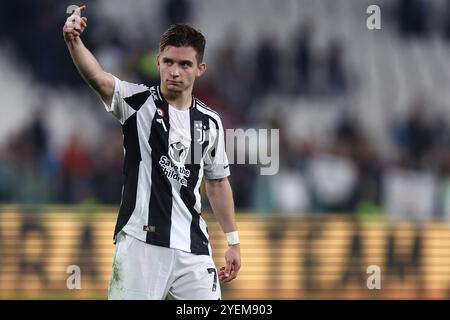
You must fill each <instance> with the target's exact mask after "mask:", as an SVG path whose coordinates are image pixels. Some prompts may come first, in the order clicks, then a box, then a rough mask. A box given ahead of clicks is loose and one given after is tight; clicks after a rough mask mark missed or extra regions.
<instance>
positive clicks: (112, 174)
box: [0, 0, 450, 216]
mask: <svg viewBox="0 0 450 320" xmlns="http://www.w3.org/2000/svg"><path fill="white" fill-rule="evenodd" d="M85 3H87V5H88V6H95V5H99V1H86V2H85ZM195 3H196V2H191V1H189V0H169V1H164V2H163V4H164V5H162V6H161V7H160V8H159V10H160V17H161V19H160V21H157V22H153V26H154V30H155V32H154V33H153V34H151V35H149V34H146V33H144V36H145V38H144V36H143V38H142V39H138V40H137V41H130V40H129V39H127V38H126V37H125V36H124V35H123V34H122V33H120V32H119V29H120V25H119V24H118V22H117V21H114V20H111V21H99V19H100V18H98V17H96V15H95V14H91V15H89V22H88V23H89V27H88V29H87V32H86V33H85V34H84V35H83V41H84V42H85V43H86V45H87V46H88V47H89V48H90V49H91V50H92V51H93V52H94V53H95V54H96V56H97V57H98V58H99V60H100V61H101V62H102V65H103V66H104V68H105V69H107V70H108V71H110V72H111V73H114V74H116V75H119V76H121V77H122V78H123V79H126V80H128V81H131V82H139V83H146V84H147V85H153V84H157V83H158V71H157V69H156V68H155V66H154V58H155V56H156V54H157V44H158V40H159V39H158V37H159V35H160V31H163V30H164V29H165V27H166V26H167V25H169V24H171V23H174V22H194V24H195V20H194V18H193V12H194V11H195V9H196V8H195V7H194V5H195ZM448 3H449V5H448V6H447V8H448V10H447V11H445V12H443V13H442V21H443V23H442V24H441V27H442V28H438V30H439V31H436V30H437V28H436V25H435V24H433V23H432V22H435V21H434V20H433V18H432V17H433V16H432V14H431V13H430V12H431V9H432V7H431V5H430V3H429V2H428V1H425V0H409V1H408V0H398V1H397V5H396V6H395V7H393V10H391V13H392V15H393V17H396V18H394V19H392V21H395V22H396V23H397V24H398V31H399V34H402V35H403V36H404V37H411V36H413V37H416V36H417V37H427V36H429V35H430V34H431V33H433V32H442V33H443V34H444V36H447V37H448V38H450V27H449V26H450V24H449V23H448V21H450V19H448V17H450V1H448ZM65 5H66V4H64V3H60V2H57V1H50V0H44V1H37V0H36V1H27V2H26V7H27V9H26V10H23V9H24V7H23V6H24V3H23V2H21V1H12V2H7V3H5V4H3V9H2V11H1V15H2V17H1V19H0V23H1V25H0V39H1V40H2V41H10V42H11V43H13V45H14V48H15V52H17V54H18V55H19V56H20V57H21V59H22V60H21V61H23V62H24V63H25V64H27V65H28V66H29V67H30V68H31V69H32V70H33V72H34V75H35V77H36V78H37V79H38V81H40V82H42V83H46V84H47V85H49V86H52V87H59V86H70V87H81V88H84V89H85V90H88V89H87V88H86V87H85V85H84V84H83V82H82V80H81V79H80V77H79V76H78V74H77V72H76V70H75V68H74V67H73V64H72V62H71V60H70V56H69V54H68V52H67V49H66V48H65V44H64V41H63V39H62V33H61V28H62V25H63V23H64V21H65V18H66V16H65V15H64V14H62V12H65ZM19 11H20V14H19V13H18V12H19ZM432 20H433V21H432ZM444 21H446V22H447V23H444ZM315 23H316V21H314V17H311V19H310V20H307V21H299V24H298V25H297V27H296V28H295V29H293V30H292V34H291V35H290V36H289V38H290V41H289V44H288V46H283V45H281V44H279V42H278V41H277V39H276V37H275V36H272V35H270V34H267V35H266V36H265V37H261V39H258V41H257V44H256V45H255V46H254V47H252V48H250V50H249V49H247V50H246V51H245V53H243V52H242V51H240V48H241V47H242V46H243V44H241V43H239V41H240V38H239V31H238V30H234V29H229V30H224V31H223V35H222V38H223V41H222V42H221V45H220V46H219V47H218V48H217V50H215V51H214V52H213V53H211V54H210V57H209V61H208V62H209V69H208V72H207V74H206V75H205V78H203V79H200V80H199V81H198V83H197V87H196V88H195V91H194V93H195V95H196V96H198V97H199V98H200V99H201V100H203V101H205V102H206V103H207V104H209V105H211V106H212V107H213V108H214V109H216V110H217V111H218V112H219V113H220V114H221V117H222V119H223V122H224V127H225V128H258V127H265V128H279V129H280V144H279V150H280V172H279V173H278V174H277V175H275V176H261V175H260V174H259V168H258V167H257V166H255V165H233V166H232V177H231V182H232V185H233V191H234V198H235V204H236V208H237V209H239V210H254V211H260V212H282V213H286V214H299V213H306V212H308V213H310V212H342V213H358V212H382V211H383V209H382V208H381V207H382V206H388V207H389V206H392V208H393V210H394V211H395V208H396V207H402V208H403V209H402V210H405V211H406V213H405V214H411V212H416V211H417V214H419V215H420V214H422V212H427V213H426V214H431V215H433V216H436V215H437V216H439V215H440V214H441V215H442V212H443V211H445V208H446V206H447V202H446V201H447V200H446V199H447V198H448V196H447V193H446V192H447V191H446V190H447V188H448V185H450V184H448V183H447V179H448V177H450V153H449V152H448V150H449V147H450V130H449V126H448V124H447V123H446V121H445V119H443V118H442V117H440V116H439V115H438V114H430V113H429V112H428V110H429V108H428V107H429V106H428V105H427V103H428V102H427V101H425V100H422V99H420V98H417V99H413V97H412V100H411V104H412V105H411V106H410V107H409V108H408V109H409V110H411V112H410V113H409V115H408V116H407V117H405V118H402V119H398V120H397V119H393V120H392V124H390V125H389V127H390V128H391V132H389V136H390V138H391V139H392V141H391V142H392V144H393V145H394V146H395V147H396V149H395V150H396V152H395V154H394V155H393V156H392V157H389V158H386V157H384V156H383V155H382V154H381V153H380V152H379V150H377V147H376V144H375V143H374V141H373V139H372V137H371V136H370V135H369V134H368V133H367V132H366V131H365V130H364V128H363V127H362V126H361V124H360V123H358V121H356V119H354V118H353V117H352V115H351V114H349V113H342V114H341V116H340V117H339V119H338V121H336V123H335V125H334V129H333V130H332V131H331V132H330V135H331V136H330V141H331V143H329V144H326V145H322V144H318V143H317V142H316V141H295V140H293V139H291V138H290V137H289V136H288V133H287V132H286V131H287V130H283V129H284V128H285V127H286V124H285V123H283V120H282V119H281V118H280V117H277V116H276V113H272V114H271V115H270V116H262V115H261V114H260V112H259V110H260V109H259V107H260V105H262V104H264V103H265V101H267V99H268V98H270V97H272V98H273V97H274V96H275V97H277V96H283V97H290V98H293V99H296V98H299V97H300V98H302V99H306V100H308V99H309V100H315V99H320V98H322V97H327V98H330V97H331V98H336V99H338V98H339V97H342V96H346V95H348V94H350V93H351V92H352V91H353V90H356V89H357V87H358V80H357V79H358V72H360V71H359V70H354V69H352V68H351V67H349V61H348V59H347V57H346V47H345V45H344V44H343V42H341V41H339V39H338V38H336V39H334V40H333V41H330V42H329V43H328V44H327V45H326V46H325V47H324V49H322V50H321V51H320V52H318V51H317V49H316V48H315V47H313V46H312V45H311V42H312V40H313V39H314V37H315ZM317 23H320V22H317ZM31 26H32V30H31V29H30V28H31ZM116 31H117V32H116ZM207 50H208V49H207ZM350 63H351V62H350ZM287 74H288V75H289V76H286V75H287ZM98 107H99V108H101V104H100V103H98ZM45 112H46V108H45V105H44V106H40V105H37V106H36V112H35V114H34V116H33V118H32V121H29V122H27V123H26V124H25V125H24V126H23V128H22V129H21V130H19V131H18V132H16V133H15V134H14V135H13V136H11V137H10V138H9V139H8V143H6V144H5V145H1V146H0V202H2V203H19V202H20V203H79V202H83V201H94V202H98V203H106V204H119V202H120V196H121V187H122V182H123V180H122V177H121V175H120V173H121V171H122V161H123V149H122V135H121V131H120V128H119V127H114V128H111V127H107V128H105V134H104V136H105V137H108V142H107V143H102V144H101V145H99V146H98V147H97V148H94V149H92V148H88V147H86V146H85V145H83V143H82V142H81V141H80V140H79V138H78V137H77V135H72V136H71V137H70V139H68V141H67V142H66V144H65V147H64V148H63V150H59V151H58V152H54V151H53V150H51V149H50V148H49V147H48V140H49V132H48V128H47V127H46V122H45V115H44V114H45ZM274 114H275V115H274ZM106 116H109V115H106ZM99 125H101V124H99ZM417 181H418V183H416V182H417ZM414 186H417V188H416V187H414ZM438 187H439V188H438ZM441 187H442V188H441ZM442 190H444V191H442ZM388 191H389V192H388ZM441 191H442V192H443V193H442V192H441ZM411 192H416V194H417V197H414V198H412V197H411ZM441 193H442V199H441V200H440V201H438V202H437V201H436V197H437V196H438V195H440V194H441ZM390 197H395V199H397V200H392V201H391V199H390ZM429 198H431V200H430V199H429ZM398 199H403V200H402V201H400V200H398ZM430 201H431V204H428V205H427V204H424V203H429V202H430ZM408 210H409V211H408ZM430 211H431V213H429V212H430Z"/></svg>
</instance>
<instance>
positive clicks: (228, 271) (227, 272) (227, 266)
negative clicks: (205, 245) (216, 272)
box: [225, 260, 231, 277]
mask: <svg viewBox="0 0 450 320" xmlns="http://www.w3.org/2000/svg"><path fill="white" fill-rule="evenodd" d="M226 263H227V264H226V266H225V277H229V276H230V272H231V261H228V260H227V261H226Z"/></svg>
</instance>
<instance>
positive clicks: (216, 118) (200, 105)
mask: <svg viewBox="0 0 450 320" xmlns="http://www.w3.org/2000/svg"><path fill="white" fill-rule="evenodd" d="M194 103H195V108H196V110H197V111H199V112H200V113H202V114H203V115H205V116H206V117H208V118H210V119H211V120H212V121H213V122H214V123H215V125H216V126H217V127H219V126H220V127H221V126H222V121H221V120H220V115H219V113H217V112H216V111H214V110H213V109H212V108H211V107H209V106H208V105H206V104H205V103H204V102H202V101H200V100H199V99H197V98H195V97H194Z"/></svg>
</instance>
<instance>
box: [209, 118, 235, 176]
mask: <svg viewBox="0 0 450 320" xmlns="http://www.w3.org/2000/svg"><path fill="white" fill-rule="evenodd" d="M215 120H216V121H213V123H214V124H215V126H214V127H215V129H210V141H211V144H210V147H209V148H208V150H207V153H206V155H205V159H204V167H203V171H204V176H205V178H206V179H208V180H213V179H221V178H225V177H228V176H229V175H230V165H229V163H228V157H227V153H226V150H225V134H224V130H223V126H222V122H221V121H220V118H219V117H217V119H215Z"/></svg>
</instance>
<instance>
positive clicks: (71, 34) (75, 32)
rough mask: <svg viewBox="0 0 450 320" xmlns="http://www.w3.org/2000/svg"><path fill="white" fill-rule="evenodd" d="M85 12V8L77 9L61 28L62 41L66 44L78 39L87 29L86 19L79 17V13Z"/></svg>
mask: <svg viewBox="0 0 450 320" xmlns="http://www.w3.org/2000/svg"><path fill="white" fill-rule="evenodd" d="M84 10H86V6H81V7H78V8H77V9H76V10H75V11H74V12H73V13H72V15H71V16H70V17H68V18H67V20H66V23H65V24H64V27H63V35H64V40H65V41H67V42H70V41H73V40H74V39H76V38H78V37H79V36H80V35H81V34H82V33H83V31H84V29H85V28H86V27H87V18H86V17H81V11H84Z"/></svg>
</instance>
